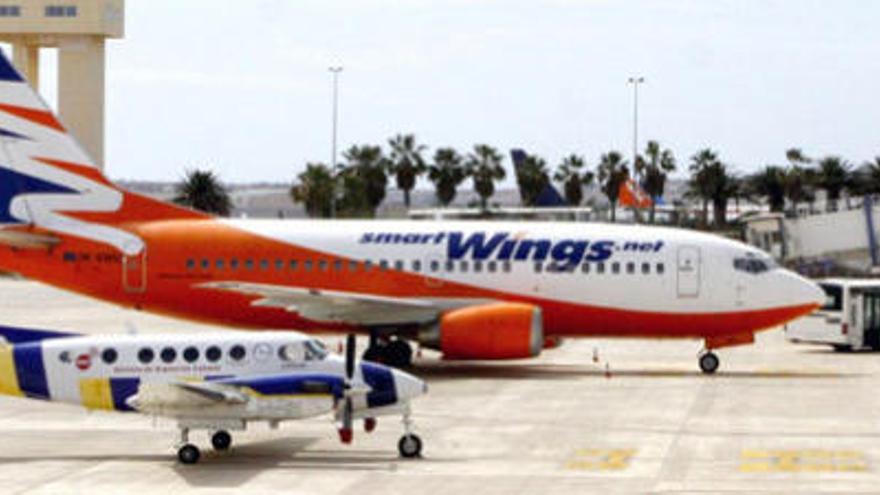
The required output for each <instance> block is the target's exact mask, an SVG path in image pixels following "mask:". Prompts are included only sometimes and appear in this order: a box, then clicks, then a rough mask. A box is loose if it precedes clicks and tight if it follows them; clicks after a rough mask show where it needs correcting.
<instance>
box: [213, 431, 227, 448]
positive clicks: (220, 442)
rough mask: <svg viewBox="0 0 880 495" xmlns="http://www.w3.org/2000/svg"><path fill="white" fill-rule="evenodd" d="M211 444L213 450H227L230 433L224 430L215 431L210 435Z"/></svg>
mask: <svg viewBox="0 0 880 495" xmlns="http://www.w3.org/2000/svg"><path fill="white" fill-rule="evenodd" d="M211 445H212V446H213V447H214V450H218V451H224V450H229V447H230V446H231V445H232V435H230V434H229V432H228V431H225V430H220V431H216V432H214V434H213V435H211Z"/></svg>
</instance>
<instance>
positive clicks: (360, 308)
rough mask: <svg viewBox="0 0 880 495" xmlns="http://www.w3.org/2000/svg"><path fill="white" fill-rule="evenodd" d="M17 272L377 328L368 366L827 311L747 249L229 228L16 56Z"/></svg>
mask: <svg viewBox="0 0 880 495" xmlns="http://www.w3.org/2000/svg"><path fill="white" fill-rule="evenodd" d="M0 225H2V228H0V269H5V270H9V271H14V272H18V273H20V274H22V275H24V276H25V277H28V278H31V279H35V280H40V281H43V282H45V283H47V284H51V285H53V286H56V287H61V288H64V289H68V290H71V291H74V292H78V293H80V294H86V295H89V296H92V297H95V298H98V299H102V300H105V301H110V302H113V303H116V304H120V305H124V306H128V307H132V308H137V309H142V310H146V311H152V312H157V313H162V314H166V315H172V316H176V317H181V318H188V319H193V320H202V321H207V322H213V323H219V324H224V325H230V326H235V327H250V328H256V329H259V328H290V329H298V330H303V331H313V332H314V331H338V332H353V331H354V332H363V333H369V334H370V335H371V337H372V338H371V346H370V347H369V349H368V350H367V357H368V358H373V359H380V360H382V361H384V362H386V363H390V364H394V365H402V364H407V363H409V362H410V360H411V357H412V350H411V347H410V345H409V343H408V342H409V341H416V342H419V343H420V344H421V345H423V346H426V347H428V348H433V349H437V350H439V351H441V352H442V353H443V355H444V357H445V358H448V359H511V358H526V357H530V356H535V355H537V354H538V353H540V352H541V350H542V349H543V348H544V347H545V346H548V345H552V343H553V342H555V341H557V340H558V339H559V338H563V337H598V336H602V337H644V338H693V339H702V340H704V342H705V348H704V352H702V353H701V355H700V360H699V362H700V367H701V368H702V370H703V371H705V372H707V373H711V372H714V371H715V370H716V368H717V367H718V364H719V361H718V357H717V356H716V355H715V354H714V353H713V352H711V351H712V350H713V349H717V348H721V347H725V346H731V345H737V344H745V343H750V342H753V340H754V333H755V332H756V331H758V330H762V329H768V328H772V327H776V326H779V325H781V324H783V323H785V322H787V321H789V320H792V319H794V318H797V317H799V316H802V315H805V314H807V313H810V312H811V311H813V310H814V309H815V308H816V307H818V306H819V305H820V304H821V303H822V302H823V301H824V294H823V293H822V291H821V290H820V289H819V288H818V287H817V286H816V285H815V284H813V283H811V282H810V281H808V280H806V279H804V278H801V277H800V276H798V275H796V274H794V273H792V272H790V271H787V270H784V269H782V268H779V267H778V266H776V265H775V264H774V263H773V261H772V260H771V258H770V257H769V256H768V255H766V254H765V253H763V252H761V251H759V250H756V249H754V248H752V247H749V246H747V245H744V244H742V243H739V242H735V241H731V240H727V239H723V238H721V237H718V236H714V235H708V234H703V233H697V232H692V231H687V230H676V229H670V228H655V227H645V226H621V225H608V224H600V223H591V224H579V223H539V222H478V221H474V222H417V221H375V220H370V221H357V220H350V221H337V220H335V221H315V220H302V221H289V220H233V219H220V218H215V217H211V216H208V215H205V214H203V213H198V212H195V211H191V210H188V209H185V208H181V207H178V206H174V205H171V204H166V203H163V202H160V201H157V200H154V199H150V198H147V197H144V196H140V195H137V194H133V193H130V192H127V191H124V190H122V189H120V188H118V187H117V186H115V185H114V184H113V183H111V182H110V181H109V180H107V178H105V176H104V175H103V174H102V173H101V172H100V171H99V170H98V169H97V168H96V167H95V166H94V163H93V161H92V160H91V159H90V158H89V157H88V156H87V155H86V154H85V153H84V152H83V151H82V149H81V148H80V146H79V145H78V144H77V143H76V141H75V140H74V138H73V137H72V136H71V135H70V134H69V133H68V132H67V131H66V130H65V128H64V126H63V125H62V124H61V123H60V122H59V121H58V119H57V118H56V117H55V116H54V115H53V114H52V113H51V111H50V110H49V109H48V107H47V106H46V105H45V103H44V102H43V101H42V100H41V99H40V97H39V96H38V95H37V93H36V92H35V91H34V90H33V89H32V88H31V87H30V86H29V85H28V84H27V83H26V82H25V81H24V80H23V78H22V77H21V76H20V75H19V73H18V72H17V71H16V70H15V69H14V68H13V67H12V66H11V65H10V64H9V62H8V60H6V59H5V58H3V59H2V60H0Z"/></svg>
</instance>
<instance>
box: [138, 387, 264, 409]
mask: <svg viewBox="0 0 880 495" xmlns="http://www.w3.org/2000/svg"><path fill="white" fill-rule="evenodd" d="M247 401H248V396H247V394H245V393H244V392H241V391H239V390H238V388H237V387H234V386H230V385H223V384H219V383H212V382H184V381H177V382H171V383H150V384H144V385H141V387H140V388H139V389H138V393H137V395H133V396H131V397H129V398H128V399H127V400H126V403H127V404H128V405H129V406H130V407H132V408H133V409H136V410H138V411H141V412H145V411H150V410H157V409H168V408H172V409H187V408H195V407H203V406H205V405H207V404H215V405H228V406H232V405H238V404H244V403H246V402H247Z"/></svg>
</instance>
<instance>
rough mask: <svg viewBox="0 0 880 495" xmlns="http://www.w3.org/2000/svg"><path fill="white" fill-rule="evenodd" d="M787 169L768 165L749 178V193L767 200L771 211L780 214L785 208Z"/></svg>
mask: <svg viewBox="0 0 880 495" xmlns="http://www.w3.org/2000/svg"><path fill="white" fill-rule="evenodd" d="M785 176H786V174H785V169H783V168H782V167H780V166H778V165H767V166H765V167H764V169H763V170H761V171H759V172H756V173H754V174H752V175H751V176H749V178H748V188H749V191H750V192H751V193H752V194H753V195H756V196H761V197H763V198H765V199H766V200H767V204H768V205H769V206H770V211H776V212H780V211H782V210H783V209H784V208H785Z"/></svg>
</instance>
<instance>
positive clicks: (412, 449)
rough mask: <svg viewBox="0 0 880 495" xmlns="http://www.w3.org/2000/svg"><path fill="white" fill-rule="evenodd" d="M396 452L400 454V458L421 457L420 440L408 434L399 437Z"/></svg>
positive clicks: (416, 436)
mask: <svg viewBox="0 0 880 495" xmlns="http://www.w3.org/2000/svg"><path fill="white" fill-rule="evenodd" d="M397 451H398V452H400V457H403V458H405V459H413V458H415V457H421V456H422V439H421V438H419V437H418V435H414V434H412V433H408V434H406V435H404V436H402V437H400V441H399V442H397Z"/></svg>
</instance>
